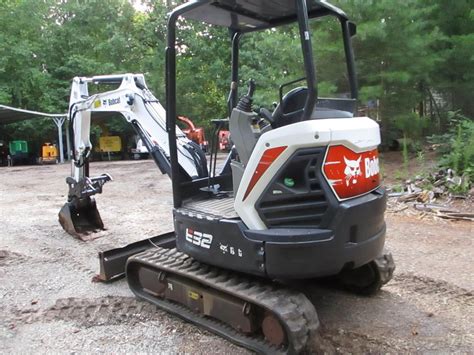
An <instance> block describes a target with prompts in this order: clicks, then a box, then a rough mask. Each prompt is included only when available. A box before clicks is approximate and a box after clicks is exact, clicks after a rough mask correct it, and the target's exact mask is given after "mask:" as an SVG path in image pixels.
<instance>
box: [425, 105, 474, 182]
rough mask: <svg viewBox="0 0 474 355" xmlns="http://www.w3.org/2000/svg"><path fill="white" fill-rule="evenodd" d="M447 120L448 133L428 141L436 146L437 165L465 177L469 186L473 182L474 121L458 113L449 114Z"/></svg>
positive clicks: (430, 138) (432, 137)
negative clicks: (438, 155) (439, 156)
mask: <svg viewBox="0 0 474 355" xmlns="http://www.w3.org/2000/svg"><path fill="white" fill-rule="evenodd" d="M448 119H449V121H450V126H451V128H450V129H449V131H448V132H447V133H445V134H442V135H435V136H431V137H429V138H428V140H429V142H430V143H434V144H437V145H438V152H439V153H440V154H441V158H440V161H439V165H440V166H441V167H444V168H451V169H453V170H454V171H455V172H456V174H458V175H464V176H467V177H468V185H470V184H471V183H472V181H474V121H473V120H471V119H469V118H468V117H465V116H463V115H461V114H459V113H458V112H449V114H448ZM466 188H468V186H466Z"/></svg>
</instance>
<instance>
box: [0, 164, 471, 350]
mask: <svg viewBox="0 0 474 355" xmlns="http://www.w3.org/2000/svg"><path fill="white" fill-rule="evenodd" d="M69 170H70V167H69V165H68V164H65V165H56V166H24V167H12V168H0V221H1V229H0V352H1V353H32V352H35V353H37V352H40V353H49V352H60V353H66V352H67V353H74V352H107V353H124V352H132V353H136V352H160V353H232V354H234V353H236V354H237V353H248V352H247V351H246V350H244V349H242V348H239V347H237V346H235V345H233V344H231V343H229V342H227V341H225V340H223V339H221V338H219V337H217V336H214V335H212V334H210V333H208V332H206V331H202V330H200V329H198V328H196V327H194V326H192V325H189V324H187V323H184V322H183V321H181V320H180V319H178V318H176V317H173V316H170V315H167V314H166V313H164V312H162V311H160V310H157V309H156V308H155V307H154V306H152V305H150V304H147V303H145V302H141V301H137V300H136V299H135V298H134V296H133V295H132V293H131V292H130V291H129V289H128V287H127V284H126V282H125V281H124V280H121V281H117V282H115V283H112V284H101V283H93V282H92V278H93V276H94V275H95V274H96V273H97V271H98V262H97V258H96V256H97V252H98V251H99V250H104V249H109V248H111V247H117V246H120V245H124V244H127V243H130V242H132V241H135V240H139V239H143V238H145V237H149V236H153V235H157V234H160V233H163V232H167V231H170V230H172V220H171V206H172V196H171V184H170V181H169V179H168V177H167V176H164V175H161V174H160V173H159V171H158V170H157V169H156V168H155V166H154V164H153V162H152V161H150V160H146V161H122V162H111V163H109V162H97V163H93V164H92V165H91V174H99V173H102V172H108V173H110V174H111V175H112V176H113V177H114V180H115V181H113V182H110V183H108V184H107V185H106V186H105V187H104V193H103V194H102V195H100V196H98V197H97V203H98V207H99V210H100V212H101V215H102V219H103V220H104V223H105V224H106V226H107V228H108V229H107V230H106V231H104V232H102V233H101V236H100V238H98V239H95V240H93V241H89V242H81V241H78V240H76V239H74V238H72V237H71V236H69V235H68V234H66V233H65V232H64V231H63V230H62V229H61V227H60V225H59V224H58V222H57V213H58V211H59V209H60V207H61V206H62V204H63V203H64V202H65V200H66V192H67V186H66V183H65V177H66V176H67V175H68V173H69ZM387 224H388V235H387V246H388V248H390V249H391V251H392V252H393V254H394V257H395V261H396V264H397V269H396V271H395V277H394V279H393V280H392V281H391V282H390V283H389V284H388V285H387V286H386V287H384V288H383V290H382V291H381V292H380V294H379V295H377V296H375V297H372V298H366V297H358V296H354V295H351V294H348V293H345V292H343V291H338V290H334V289H329V288H326V287H325V286H322V285H318V284H317V283H314V284H313V285H311V292H310V294H309V296H310V298H311V300H312V301H313V302H314V304H315V305H316V308H317V311H318V314H319V317H320V320H321V323H322V329H321V336H322V339H314V342H318V344H313V345H312V349H321V348H322V349H325V350H326V352H327V353H407V352H408V353H448V352H449V353H453V352H455V353H471V352H472V349H474V295H473V291H474V280H473V272H474V266H473V262H472V254H473V251H474V249H473V242H472V239H473V237H474V233H473V223H470V222H463V221H460V222H448V221H432V220H418V219H416V218H413V217H409V216H401V215H397V214H393V213H388V214H387Z"/></svg>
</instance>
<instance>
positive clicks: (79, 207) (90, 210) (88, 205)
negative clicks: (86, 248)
mask: <svg viewBox="0 0 474 355" xmlns="http://www.w3.org/2000/svg"><path fill="white" fill-rule="evenodd" d="M58 217H59V223H61V226H62V227H63V229H64V230H65V231H66V232H68V233H69V234H71V235H72V236H74V237H76V238H78V239H80V240H83V241H87V240H92V239H95V238H98V236H96V237H93V236H91V234H92V233H95V232H98V231H100V230H103V229H104V223H103V222H102V218H100V214H99V211H98V210H97V205H96V203H95V200H94V199H93V198H92V197H86V198H83V199H81V200H77V199H76V200H73V201H71V202H66V203H65V204H64V206H63V207H62V208H61V210H60V211H59V215H58Z"/></svg>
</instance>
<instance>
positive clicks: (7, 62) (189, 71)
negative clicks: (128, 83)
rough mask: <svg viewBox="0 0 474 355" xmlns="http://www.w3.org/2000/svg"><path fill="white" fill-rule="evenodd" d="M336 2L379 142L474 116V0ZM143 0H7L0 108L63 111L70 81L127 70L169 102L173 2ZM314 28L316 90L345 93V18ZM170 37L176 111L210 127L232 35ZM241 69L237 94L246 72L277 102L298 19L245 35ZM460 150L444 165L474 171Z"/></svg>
mask: <svg viewBox="0 0 474 355" xmlns="http://www.w3.org/2000/svg"><path fill="white" fill-rule="evenodd" d="M333 2H334V4H335V5H336V6H340V7H341V8H342V9H343V10H344V11H345V12H346V13H347V14H348V15H349V17H350V18H351V19H352V20H354V22H356V23H357V24H358V30H357V35H356V36H355V37H354V39H353V44H354V51H355V55H356V60H357V71H358V79H359V86H360V90H359V92H360V95H359V96H360V103H361V104H362V106H363V105H364V104H365V103H366V102H367V101H368V100H374V101H377V102H378V103H379V106H378V109H377V117H378V118H379V119H380V120H381V127H382V133H383V138H384V140H385V141H387V140H389V141H391V140H393V139H399V138H401V137H403V136H405V137H406V139H404V140H403V141H402V142H404V143H403V144H405V145H406V144H407V143H410V144H408V145H409V147H408V148H409V149H411V150H418V146H419V145H420V142H421V140H422V137H423V136H424V135H425V134H426V132H427V131H430V132H436V129H437V130H443V129H446V128H449V127H450V126H449V123H450V121H451V120H453V119H454V118H453V117H452V116H450V115H445V114H444V113H445V112H447V111H448V110H451V111H455V110H460V113H461V114H463V115H465V116H467V117H474V100H472V97H471V96H472V92H474V55H473V51H472V48H474V10H473V9H472V0H457V1H454V2H453V1H450V0H406V1H393V0H377V1H367V0H333ZM142 3H144V4H145V5H146V8H147V9H148V10H146V11H144V12H141V11H137V10H136V9H135V8H134V7H133V6H132V5H131V2H130V1H128V0H100V1H99V0H88V1H65V0H41V1H33V0H11V1H3V2H2V10H1V11H0V103H2V104H7V105H12V106H16V107H22V108H28V109H33V110H40V111H46V112H65V111H66V109H67V105H68V101H69V90H70V81H71V79H72V78H73V77H74V76H82V75H98V74H113V73H124V72H143V73H145V76H146V79H147V82H148V85H149V86H150V88H151V89H152V91H153V92H154V93H155V94H156V96H157V97H158V98H160V99H161V100H162V101H164V99H165V97H164V93H165V90H164V82H165V80H164V67H165V60H164V57H165V56H164V53H165V52H164V50H165V44H166V19H167V17H166V14H167V12H168V11H169V8H168V7H167V6H169V4H170V3H171V2H166V3H165V2H162V1H159V2H156V1H152V0H143V1H142ZM32 14H34V15H32ZM311 29H312V41H313V42H312V44H313V51H314V57H315V63H316V72H317V78H318V92H319V95H320V96H336V97H340V96H347V95H348V93H349V87H348V81H347V71H346V66H345V62H344V48H343V45H342V41H341V37H340V24H339V23H338V21H337V19H334V18H323V19H315V20H312V21H311ZM177 36H178V37H177V38H178V65H177V76H178V78H177V89H178V98H177V99H178V113H179V114H182V115H186V116H189V117H191V118H192V119H193V120H194V121H195V122H196V124H197V125H201V126H205V127H207V128H209V126H210V123H209V122H210V120H211V119H213V118H221V117H225V116H227V114H228V112H227V105H226V99H227V95H228V91H229V81H230V40H229V34H228V31H227V30H226V29H222V28H217V27H215V26H209V25H204V24H199V23H196V22H193V21H189V20H182V21H181V22H180V24H179V29H178V32H177ZM240 64H241V66H240V82H239V92H240V94H243V93H244V92H245V91H246V83H247V81H248V79H250V78H253V79H255V80H256V82H257V91H256V93H255V100H254V103H255V105H256V106H257V107H258V106H264V107H267V108H271V107H272V104H273V102H276V101H278V100H279V97H278V88H279V86H280V85H281V84H283V83H286V82H289V81H292V80H294V79H297V78H301V77H303V76H304V71H303V62H302V55H301V48H300V38H299V34H298V28H297V26H296V25H288V26H283V27H281V28H277V29H271V30H266V31H263V32H256V33H249V34H246V35H244V36H243V38H242V41H241V52H240ZM298 85H304V84H301V83H298V84H296V85H295V86H298ZM290 89H291V87H288V88H287V90H290ZM429 95H431V96H435V97H436V100H437V104H436V106H437V107H436V110H435V109H434V108H433V109H432V110H431V112H425V110H424V109H422V108H421V107H423V104H425V106H426V102H427V100H428V96H429ZM428 101H429V100H428ZM435 111H436V112H435ZM438 111H439V112H438ZM463 121H466V120H463ZM467 121H469V120H467ZM467 121H466V122H467ZM106 126H107V128H108V129H109V130H110V131H122V132H124V133H126V132H127V131H126V130H127V129H128V126H127V125H126V124H125V123H123V122H121V123H115V122H114V123H112V122H110V123H107V124H106ZM456 127H458V128H456V129H457V131H456V134H454V135H453V131H452V129H451V130H450V131H449V137H447V138H446V139H447V140H449V141H451V140H452V139H455V137H460V136H462V139H468V135H469V133H468V132H470V126H469V123H463V124H462V125H461V126H459V125H457V126H456ZM55 130H56V128H55V126H54V125H53V124H51V122H50V121H48V120H38V121H34V122H33V121H32V122H22V123H17V124H14V125H8V126H6V127H0V139H2V138H3V139H7V140H8V139H14V138H15V139H16V138H17V139H33V137H34V139H38V140H40V141H44V140H46V139H49V140H50V139H54V136H55ZM437 133H438V134H439V133H440V131H438V132H437ZM466 135H467V136H466ZM20 136H21V137H20ZM457 139H458V140H460V139H461V138H457ZM471 146H472V145H471ZM466 150H469V149H467V148H466V147H464V149H463V150H461V147H460V146H459V147H457V146H456V145H455V144H454V143H453V145H452V151H450V153H451V154H452V158H451V161H450V163H451V164H457V166H459V169H461V170H463V171H464V170H469V169H470V168H469V166H470V165H469V163H466V159H471V158H472V155H469V154H471V153H465V151H466ZM454 152H455V153H454ZM466 157H467V158H466ZM469 157H471V158H469Z"/></svg>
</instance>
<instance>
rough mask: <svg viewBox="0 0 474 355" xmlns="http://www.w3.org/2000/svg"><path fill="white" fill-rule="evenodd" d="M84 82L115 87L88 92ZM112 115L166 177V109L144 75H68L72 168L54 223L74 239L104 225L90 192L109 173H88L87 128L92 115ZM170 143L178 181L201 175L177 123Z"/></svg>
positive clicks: (196, 150)
mask: <svg viewBox="0 0 474 355" xmlns="http://www.w3.org/2000/svg"><path fill="white" fill-rule="evenodd" d="M89 84H112V85H119V86H118V88H117V89H115V90H111V91H105V92H101V93H97V94H93V95H89ZM114 113H117V114H121V115H122V116H123V117H124V118H125V120H126V121H127V122H128V123H130V124H131V125H132V127H133V128H134V130H135V131H136V133H137V134H138V135H139V136H140V138H141V139H142V141H143V143H144V144H145V145H146V147H147V149H148V151H149V152H150V154H151V156H152V157H153V160H154V161H155V163H156V165H157V166H158V167H159V169H160V171H161V172H162V173H163V174H165V173H166V174H168V175H169V176H170V177H171V166H170V158H169V144H168V128H169V127H168V125H167V122H166V112H165V110H164V108H163V106H162V105H161V104H160V102H159V101H158V99H157V98H156V97H155V96H154V95H153V94H152V93H151V92H150V90H148V88H147V86H146V83H145V79H144V76H143V75H142V74H124V75H104V76H94V77H89V78H88V77H76V78H74V79H73V83H72V89H71V97H70V101H69V111H68V120H69V127H70V134H71V138H72V145H73V146H72V153H73V154H72V156H73V159H72V165H71V169H72V171H71V176H70V177H68V178H67V179H66V182H67V184H68V185H69V193H68V202H67V203H66V204H65V205H64V206H63V208H62V209H61V211H60V213H59V221H60V222H61V225H62V226H63V228H64V229H65V230H66V231H67V232H68V233H70V234H72V235H74V236H77V237H79V238H82V237H83V236H84V235H85V234H87V233H88V232H91V231H96V230H99V229H103V227H104V226H103V223H102V220H101V218H100V215H99V212H98V211H97V208H96V205H95V201H94V199H93V197H92V196H93V195H95V194H97V193H101V192H102V187H103V185H104V184H105V183H106V182H108V181H110V180H112V177H111V176H110V175H108V174H102V175H99V176H96V177H90V176H89V157H90V154H91V152H92V144H91V141H90V128H91V118H92V116H95V115H99V116H105V117H109V115H110V116H112V115H113V114H114ZM176 143H177V148H178V162H179V165H180V174H181V176H180V179H185V180H190V181H191V180H193V179H198V178H203V177H207V175H208V171H207V163H206V157H205V154H204V153H203V152H202V150H201V148H200V147H199V146H198V145H197V144H196V143H194V142H192V141H191V140H189V139H188V138H187V137H186V135H185V134H184V133H183V131H182V130H181V129H180V128H179V127H176Z"/></svg>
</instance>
